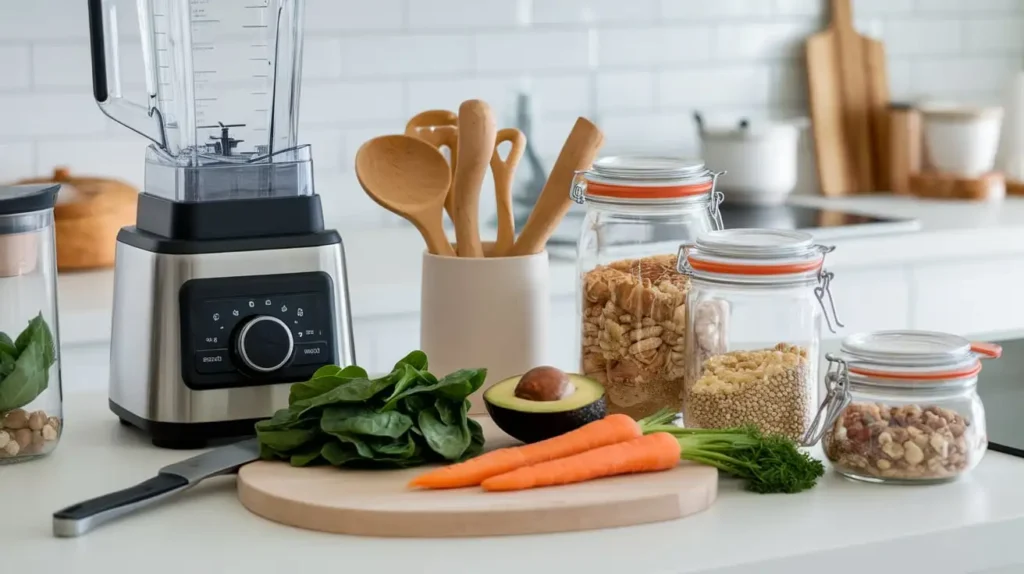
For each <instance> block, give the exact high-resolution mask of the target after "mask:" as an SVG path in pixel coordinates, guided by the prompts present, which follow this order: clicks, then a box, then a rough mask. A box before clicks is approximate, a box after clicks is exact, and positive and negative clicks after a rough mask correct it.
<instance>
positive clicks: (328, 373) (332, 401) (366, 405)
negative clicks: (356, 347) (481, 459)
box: [256, 351, 487, 468]
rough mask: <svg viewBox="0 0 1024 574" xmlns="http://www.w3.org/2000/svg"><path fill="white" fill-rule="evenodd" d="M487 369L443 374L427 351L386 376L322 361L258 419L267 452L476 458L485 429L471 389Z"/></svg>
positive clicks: (293, 459)
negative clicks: (472, 406) (284, 403)
mask: <svg viewBox="0 0 1024 574" xmlns="http://www.w3.org/2000/svg"><path fill="white" fill-rule="evenodd" d="M486 377H487V369H462V370H459V371H455V372H454V373H451V374H449V375H448V376H446V377H444V378H441V379H438V378H437V377H435V376H434V375H432V374H431V373H430V372H428V371H427V356H426V355H425V354H424V353H423V352H422V351H413V352H411V353H409V354H408V355H407V356H406V357H405V358H403V359H402V360H400V361H398V363H396V364H395V368H394V369H393V370H392V371H391V373H389V374H388V375H387V376H385V377H381V378H379V379H370V378H369V377H368V376H367V374H366V371H365V370H364V369H362V368H361V367H356V366H350V367H345V368H344V369H342V368H340V367H336V366H327V367H322V368H320V369H319V370H317V372H316V373H314V374H313V378H311V379H310V380H308V381H306V382H304V383H295V384H294V385H292V387H291V392H290V394H289V396H288V408H287V409H281V410H279V411H277V412H276V413H275V414H274V416H273V418H271V419H268V420H264V421H260V422H258V423H256V437H257V438H258V439H259V443H260V457H261V458H264V459H267V460H285V461H288V462H289V463H291V465H292V466H308V465H315V464H331V465H334V466H361V467H383V468H395V467H399V468H401V467H409V466H417V465H421V464H425V463H428V462H435V461H437V462H443V461H458V460H463V459H466V458H470V457H472V456H475V455H477V454H479V453H480V451H481V450H482V448H483V445H484V434H483V429H481V428H480V424H479V423H478V422H476V421H474V420H472V419H470V418H469V415H468V412H469V401H468V400H467V397H468V396H469V395H470V394H472V393H473V392H474V391H476V390H477V389H479V388H480V386H481V385H482V384H483V382H484V379H485V378H486Z"/></svg>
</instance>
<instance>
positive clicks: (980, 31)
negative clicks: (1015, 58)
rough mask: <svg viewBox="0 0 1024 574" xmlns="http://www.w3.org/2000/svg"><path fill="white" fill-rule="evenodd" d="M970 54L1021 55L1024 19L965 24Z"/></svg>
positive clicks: (1011, 18)
mask: <svg viewBox="0 0 1024 574" xmlns="http://www.w3.org/2000/svg"><path fill="white" fill-rule="evenodd" d="M963 27H964V28H963V30H964V32H963V36H964V37H963V48H964V52H965V53H968V54H1019V53H1020V52H1021V51H1024V18H1019V17H1003V18H986V19H983V20H968V21H966V22H964V23H963Z"/></svg>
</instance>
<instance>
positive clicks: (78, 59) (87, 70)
mask: <svg viewBox="0 0 1024 574" xmlns="http://www.w3.org/2000/svg"><path fill="white" fill-rule="evenodd" d="M118 55H119V60H118V62H119V65H120V74H121V83H122V86H133V87H134V86H142V85H144V84H145V82H146V76H145V74H146V71H145V68H144V67H143V64H142V47H141V45H140V44H137V43H131V42H122V43H121V44H120V49H119V51H118ZM32 84H33V86H35V88H36V89H49V88H83V87H91V86H92V61H91V59H90V58H89V44H88V42H75V43H70V44H65V43H59V44H56V43H55V44H46V43H37V44H35V45H34V46H33V47H32ZM140 101H141V100H140Z"/></svg>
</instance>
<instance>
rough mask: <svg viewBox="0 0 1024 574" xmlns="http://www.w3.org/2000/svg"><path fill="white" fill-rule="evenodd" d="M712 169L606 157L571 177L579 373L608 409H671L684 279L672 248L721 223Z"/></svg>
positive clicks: (677, 382) (675, 397)
mask: <svg viewBox="0 0 1024 574" xmlns="http://www.w3.org/2000/svg"><path fill="white" fill-rule="evenodd" d="M719 175H721V174H720V173H716V172H712V171H710V170H708V169H706V168H705V167H704V163H703V162H701V161H699V160H685V159H677V158H663V157H606V158H601V159H599V160H597V161H596V162H594V165H593V167H592V168H591V169H590V170H588V171H585V172H581V173H578V174H577V176H576V178H575V180H574V182H573V189H572V197H573V199H574V200H576V201H577V202H579V203H584V202H585V204H586V217H585V219H584V222H583V229H582V233H581V235H580V240H579V244H578V247H577V258H578V259H577V264H578V270H579V283H578V287H577V293H578V301H579V307H578V308H577V315H578V317H579V321H580V325H581V330H580V334H581V339H580V347H579V348H580V351H581V359H580V364H581V372H583V373H585V374H586V375H587V376H589V377H591V378H593V379H595V380H597V381H600V382H601V384H603V385H604V386H605V390H606V391H607V393H608V409H609V411H610V412H618V413H625V414H628V415H630V416H633V417H637V418H640V417H644V416H647V415H650V414H653V413H654V412H656V411H658V410H659V409H661V408H665V407H667V408H671V409H675V410H678V409H679V408H680V399H679V394H680V391H681V389H682V377H683V371H684V367H685V363H684V359H683V335H684V333H685V324H686V307H685V304H684V303H685V298H686V292H687V290H688V289H689V279H688V278H687V277H686V276H685V275H682V274H680V273H678V272H677V271H676V247H677V246H678V245H679V242H681V241H692V240H693V239H694V238H696V237H697V236H698V235H699V234H700V233H703V232H706V231H710V230H713V229H720V228H721V226H722V220H721V215H720V213H719V211H718V205H719V203H720V202H721V200H722V194H721V193H719V192H716V191H715V182H716V181H717V178H718V176H719Z"/></svg>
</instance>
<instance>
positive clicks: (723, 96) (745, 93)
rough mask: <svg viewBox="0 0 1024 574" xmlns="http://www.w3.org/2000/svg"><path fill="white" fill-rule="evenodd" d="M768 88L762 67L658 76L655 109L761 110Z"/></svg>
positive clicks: (768, 78) (767, 75)
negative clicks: (729, 107) (738, 107)
mask: <svg viewBox="0 0 1024 574" xmlns="http://www.w3.org/2000/svg"><path fill="white" fill-rule="evenodd" d="M770 84H771V76H770V68H769V67H768V66H765V65H759V66H730V67H721V66H718V67H714V68H704V69H693V70H679V71H671V72H661V73H660V74H659V75H658V92H657V94H658V105H659V106H660V107H662V108H680V107H684V108H689V107H693V106H708V107H715V106H723V105H731V104H749V105H751V106H763V105H765V104H766V103H767V102H768V93H769V86H770Z"/></svg>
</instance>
